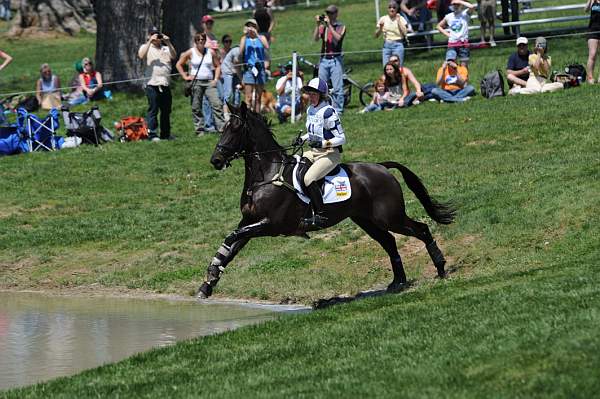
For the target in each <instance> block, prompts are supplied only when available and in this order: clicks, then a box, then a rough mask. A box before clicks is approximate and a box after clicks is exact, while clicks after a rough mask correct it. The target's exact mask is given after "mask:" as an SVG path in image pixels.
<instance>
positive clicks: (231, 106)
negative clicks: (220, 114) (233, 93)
mask: <svg viewBox="0 0 600 399" xmlns="http://www.w3.org/2000/svg"><path fill="white" fill-rule="evenodd" d="M225 104H227V108H229V112H231V113H232V114H235V115H237V114H238V113H239V111H240V110H239V109H238V108H237V107H236V106H235V105H233V104H231V103H230V102H229V101H225Z"/></svg>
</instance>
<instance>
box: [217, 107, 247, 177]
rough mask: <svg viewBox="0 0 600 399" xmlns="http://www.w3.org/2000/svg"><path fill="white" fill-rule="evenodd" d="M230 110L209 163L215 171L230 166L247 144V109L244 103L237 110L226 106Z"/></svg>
mask: <svg viewBox="0 0 600 399" xmlns="http://www.w3.org/2000/svg"><path fill="white" fill-rule="evenodd" d="M227 106H228V107H229V110H230V112H231V113H230V118H229V121H228V122H227V123H226V124H225V127H224V128H223V133H222V134H221V138H220V140H219V142H218V143H217V146H216V147H215V150H214V151H213V154H212V157H211V158H210V163H211V164H213V166H214V167H215V169H218V170H221V169H223V168H226V167H228V166H229V165H230V163H231V161H232V160H233V159H235V158H237V157H238V156H239V155H240V154H242V153H243V152H244V151H245V150H246V149H247V148H246V146H247V144H248V122H247V119H246V118H247V113H248V108H247V106H246V103H245V102H242V105H241V106H240V107H239V108H235V107H234V106H232V105H230V104H227Z"/></svg>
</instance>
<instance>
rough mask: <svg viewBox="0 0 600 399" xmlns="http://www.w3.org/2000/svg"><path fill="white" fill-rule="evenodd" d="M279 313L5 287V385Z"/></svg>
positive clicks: (0, 339)
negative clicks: (68, 295) (49, 293)
mask: <svg viewBox="0 0 600 399" xmlns="http://www.w3.org/2000/svg"><path fill="white" fill-rule="evenodd" d="M274 317H275V316H274V313H273V312H271V311H269V310H265V309H256V308H248V307H240V306H231V305H198V304H196V303H193V302H182V301H164V300H135V299H114V298H110V299H106V298H90V299H85V298H60V297H46V296H41V295H38V294H22V293H19V294H15V293H2V292H0V390H2V389H8V388H12V387H17V386H23V385H29V384H33V383H35V382H39V381H43V380H47V379H51V378H54V377H58V376H63V375H71V374H75V373H77V372H79V371H81V370H84V369H88V368H92V367H96V366H99V365H101V364H104V363H110V362H116V361H118V360H121V359H123V358H125V357H128V356H130V355H132V354H134V353H137V352H141V351H145V350H148V349H150V348H152V347H162V346H167V345H171V344H173V343H175V342H176V341H179V340H183V339H187V338H192V337H197V336H200V335H209V334H214V333H217V332H222V331H226V330H231V329H235V328H237V327H240V326H243V325H247V324H253V323H258V322H260V321H263V320H269V319H273V318H274Z"/></svg>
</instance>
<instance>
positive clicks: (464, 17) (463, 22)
mask: <svg viewBox="0 0 600 399" xmlns="http://www.w3.org/2000/svg"><path fill="white" fill-rule="evenodd" d="M450 4H452V6H453V7H454V11H453V12H451V13H450V14H448V15H446V16H445V17H444V19H442V20H441V21H440V23H438V24H437V29H438V30H439V31H440V32H441V33H442V34H443V35H444V36H446V37H447V38H448V52H450V51H451V50H455V51H456V52H457V53H458V59H459V60H460V63H461V65H462V66H465V67H466V66H467V65H468V63H469V55H470V53H469V21H470V20H471V14H472V13H473V11H474V10H475V6H474V5H473V4H471V3H469V2H468V1H463V0H452V2H451V3H450ZM464 7H466V9H464Z"/></svg>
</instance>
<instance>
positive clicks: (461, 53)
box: [446, 43, 471, 61]
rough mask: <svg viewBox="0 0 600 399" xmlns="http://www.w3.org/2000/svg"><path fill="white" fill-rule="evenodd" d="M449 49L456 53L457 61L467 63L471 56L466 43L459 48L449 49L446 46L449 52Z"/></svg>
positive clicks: (449, 47)
mask: <svg viewBox="0 0 600 399" xmlns="http://www.w3.org/2000/svg"><path fill="white" fill-rule="evenodd" d="M451 49H452V50H454V51H456V55H457V57H458V60H459V61H469V57H470V56H471V51H470V50H469V44H468V43H467V44H466V45H464V46H460V47H459V46H452V47H451V46H450V45H448V50H447V51H449V50H451ZM446 54H448V53H447V52H446Z"/></svg>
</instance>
